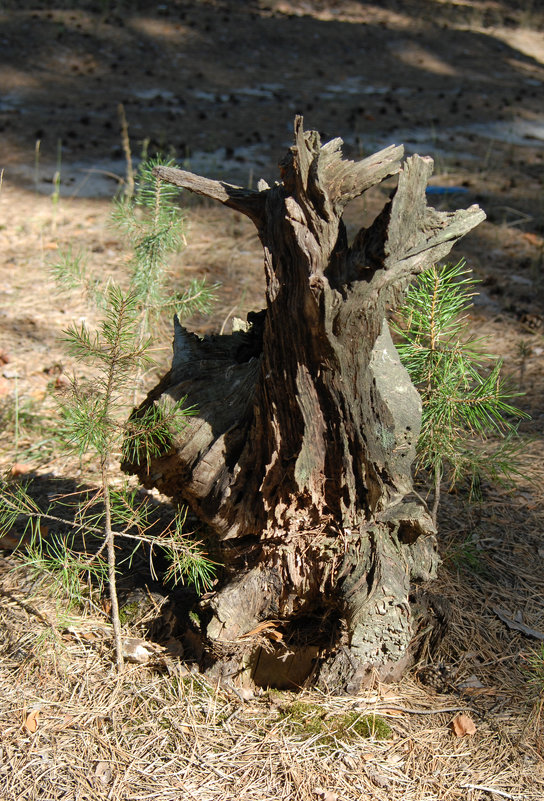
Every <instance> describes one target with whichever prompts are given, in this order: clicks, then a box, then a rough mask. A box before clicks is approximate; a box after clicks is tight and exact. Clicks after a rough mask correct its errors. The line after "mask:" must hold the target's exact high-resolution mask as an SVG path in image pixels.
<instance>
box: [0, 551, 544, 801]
mask: <svg viewBox="0 0 544 801" xmlns="http://www.w3.org/2000/svg"><path fill="white" fill-rule="evenodd" d="M509 545H510V546H511V542H510V543H506V544H505V546H504V547H505V549H507V548H508V546H509ZM497 553H498V552H497ZM495 556H497V554H495ZM13 566H14V559H13V558H11V559H6V560H3V562H2V564H1V565H0V569H1V574H2V592H3V603H2V608H1V612H0V629H1V636H2V652H1V661H0V699H1V703H0V709H1V712H0V729H1V732H2V739H1V749H2V761H1V767H0V776H1V780H0V781H1V782H2V791H3V796H2V797H3V798H5V799H9V800H10V801H11V799H13V800H15V799H21V800H22V799H25V801H27V800H30V799H44V798H54V799H64V798H70V799H71V798H78V799H87V798H89V799H97V798H100V799H102V798H103V799H126V800H127V801H128V799H135V800H136V799H152V798H158V799H161V800H162V799H164V801H166V800H167V799H177V798H179V797H180V796H182V797H186V798H195V799H198V801H206V800H207V799H240V798H245V799H255V800H258V801H263V799H269V798H274V799H276V798H278V799H301V800H302V799H304V800H305V799H315V798H316V797H319V796H318V791H319V789H320V788H322V789H323V790H327V791H329V792H332V793H336V794H337V795H338V798H340V799H346V801H347V800H348V799H362V798H372V799H379V800H380V801H386V799H387V801H391V800H392V799H399V801H400V799H403V801H423V799H425V800H426V799H429V801H430V800H431V799H450V798H451V799H466V798H470V799H474V801H476V800H477V799H482V801H483V799H487V798H490V797H494V796H490V795H489V793H490V792H491V791H493V790H494V791H496V794H497V797H501V796H500V794H501V793H502V794H503V797H511V798H515V799H527V801H528V800H529V799H534V801H537V799H540V798H542V794H543V792H544V774H543V772H542V766H543V763H542V746H543V739H542V730H541V720H540V717H539V714H540V712H539V711H540V709H541V705H540V703H539V702H538V699H537V697H536V695H535V694H534V693H532V691H531V688H530V685H529V684H528V681H527V678H528V677H527V674H526V672H525V671H524V668H523V662H522V660H521V658H520V654H522V653H523V651H524V650H526V648H527V644H526V643H525V642H523V640H522V638H521V636H520V635H516V634H513V633H511V632H508V631H507V630H506V629H505V627H504V625H503V624H502V623H500V622H499V621H498V620H494V619H493V617H492V616H491V615H490V611H489V606H490V604H491V603H492V602H497V603H502V604H503V605H507V604H508V603H511V602H512V601H513V600H514V601H515V603H516V604H517V605H521V606H522V608H523V606H525V607H527V604H528V603H529V602H530V596H531V595H534V593H535V592H537V591H542V589H543V587H542V583H543V582H544V579H541V583H540V586H535V587H533V589H532V590H531V592H527V597H526V598H524V597H523V594H521V595H520V593H519V591H518V592H516V593H515V598H514V597H513V595H514V594H513V593H512V591H511V589H509V588H504V589H502V588H501V587H500V586H499V581H498V580H497V577H495V579H494V580H491V579H481V580H480V578H479V576H478V574H473V580H472V581H471V582H470V584H469V583H468V582H467V580H466V576H462V577H461V580H460V581H458V582H456V581H455V577H454V576H453V574H451V573H448V574H444V575H443V578H442V583H441V586H440V587H439V588H438V589H439V591H441V592H443V593H444V594H445V595H446V596H449V597H450V598H451V599H452V600H454V599H455V597H456V596H457V598H456V606H455V609H456V612H455V615H454V619H453V622H452V626H451V630H450V634H449V636H448V640H447V643H446V646H445V647H446V652H445V653H444V656H445V657H446V658H452V659H453V660H454V664H455V666H456V667H457V668H458V670H457V673H456V674H455V678H454V680H453V681H454V683H457V684H458V683H459V682H462V681H463V680H466V679H467V677H468V676H469V675H472V674H473V673H476V675H477V678H478V679H479V681H480V683H481V685H482V686H481V687H479V688H478V689H475V690H473V691H472V692H470V693H468V692H466V693H464V694H463V693H460V692H455V691H454V689H453V686H452V687H451V688H450V691H449V692H448V693H445V694H438V693H435V692H431V691H428V690H427V689H426V688H424V687H423V686H422V685H421V684H419V683H417V682H416V681H415V680H414V679H410V678H409V679H407V680H405V681H404V682H403V683H402V685H400V686H389V687H384V686H377V687H375V688H374V689H373V690H369V691H368V692H367V693H365V694H362V695H360V696H357V697H344V698H331V697H326V696H322V695H317V694H316V693H312V692H303V693H301V694H299V695H298V696H294V695H293V694H290V693H285V692H283V693H277V692H272V691H269V692H263V693H262V694H261V695H259V694H258V692H256V693H255V694H251V693H246V694H245V695H246V699H245V700H244V699H242V698H241V697H240V695H241V693H240V691H239V690H236V688H233V687H230V686H226V685H223V686H220V687H219V686H216V685H214V684H210V683H209V682H208V681H207V680H206V679H205V678H203V677H202V676H199V675H198V674H196V673H192V672H190V670H189V669H188V667H187V666H186V665H184V664H183V663H182V662H180V661H179V660H174V659H172V660H170V661H169V662H168V663H167V664H166V666H165V665H163V666H162V667H160V666H156V667H154V668H149V667H147V666H146V667H142V666H131V667H129V668H128V670H127V671H126V672H125V673H124V675H122V676H119V675H117V674H116V673H115V671H114V669H113V665H112V661H111V657H110V647H111V644H110V640H109V633H108V626H107V624H105V622H104V620H102V619H99V618H98V619H93V618H90V617H88V616H87V617H86V616H84V615H80V614H78V613H77V612H76V611H73V612H72V613H71V615H70V621H68V620H66V619H65V620H63V621H62V622H60V621H59V620H58V618H59V615H58V610H56V609H55V603H54V601H53V600H52V599H51V598H50V596H48V595H47V594H46V593H45V591H44V590H43V588H40V586H39V585H38V586H37V587H35V588H34V591H32V589H31V586H29V583H28V576H27V573H26V569H21V568H20V569H18V570H17V571H15V572H14V571H13ZM513 567H514V568H515V569H516V570H517V569H518V568H519V567H520V566H519V565H515V564H514V565H513ZM10 569H11V572H10ZM503 578H504V579H506V578H507V576H506V575H503ZM533 578H534V577H533ZM490 594H492V597H491V599H490ZM486 599H488V600H487V602H486ZM520 602H521V603H520ZM524 602H525V603H524ZM529 608H530V606H529ZM526 619H528V620H530V618H529V617H528V615H527V617H526ZM46 621H49V622H46ZM531 622H534V621H531ZM69 623H70V625H68V624H69ZM467 646H469V649H470V650H467ZM531 693H532V694H531ZM295 701H296V705H297V707H300V706H301V705H302V704H303V703H304V704H308V709H309V710H311V711H312V713H314V712H315V710H316V709H318V710H319V711H320V714H321V716H322V717H323V718H324V720H325V723H326V722H327V720H328V719H329V720H330V719H334V717H335V716H338V715H345V714H346V713H349V712H351V713H353V712H355V713H357V714H360V715H367V714H370V715H377V716H379V717H380V718H381V719H383V720H385V721H387V723H388V724H389V727H390V730H391V733H390V736H388V737H387V739H385V740H381V739H377V738H374V737H370V738H364V737H360V736H358V735H357V734H356V733H350V731H349V730H348V731H347V732H345V733H344V735H343V736H341V737H340V738H335V737H331V736H329V735H327V734H326V733H325V734H324V733H322V732H321V733H320V732H319V731H317V732H316V731H315V729H314V727H313V726H309V725H308V727H307V729H306V728H305V724H304V717H303V716H302V717H300V716H299V717H297V718H296V720H297V721H298V720H301V722H300V723H298V724H297V725H296V726H295V725H293V719H292V717H291V716H290V714H289V710H290V708H291V707H292V705H293V704H294V703H295ZM409 709H412V710H416V712H413V713H410V712H408V711H407V710H409ZM457 709H459V710H464V711H466V712H468V713H469V714H470V715H471V717H472V718H473V720H474V722H475V723H476V726H477V731H476V734H475V735H474V736H472V737H464V738H457V737H455V736H454V735H453V733H452V731H451V729H450V725H449V724H450V722H451V720H452V718H453V717H454V716H455V714H456V712H455V710H457ZM35 710H39V716H38V719H37V723H38V725H37V728H36V731H35V732H33V733H31V732H29V731H28V730H27V729H26V728H25V726H24V722H25V720H27V718H28V715H29V713H30V712H32V711H35ZM440 710H448V711H444V712H441V711H440ZM308 720H310V715H309V716H308ZM484 787H485V788H489V789H488V790H484V789H478V788H484ZM504 794H506V796H505V795H504Z"/></svg>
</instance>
